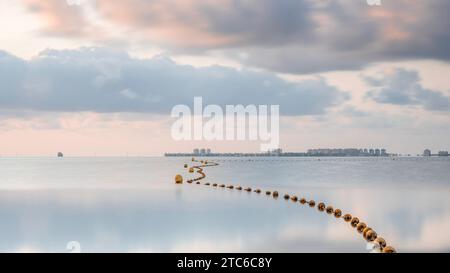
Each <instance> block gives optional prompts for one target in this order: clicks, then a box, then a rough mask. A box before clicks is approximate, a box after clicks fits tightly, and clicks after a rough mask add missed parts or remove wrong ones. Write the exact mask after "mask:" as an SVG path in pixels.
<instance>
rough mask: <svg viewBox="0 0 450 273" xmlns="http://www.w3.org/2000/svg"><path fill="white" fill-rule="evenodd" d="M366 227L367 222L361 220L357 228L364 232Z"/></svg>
mask: <svg viewBox="0 0 450 273" xmlns="http://www.w3.org/2000/svg"><path fill="white" fill-rule="evenodd" d="M366 227H367V225H366V223H363V222H360V223H359V224H358V225H356V230H357V231H358V232H359V233H363V231H364V229H365V228H366Z"/></svg>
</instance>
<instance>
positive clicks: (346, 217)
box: [342, 213, 352, 222]
mask: <svg viewBox="0 0 450 273" xmlns="http://www.w3.org/2000/svg"><path fill="white" fill-rule="evenodd" d="M342 218H344V221H345V222H350V221H351V220H352V215H351V214H348V213H347V214H345V215H344V217H342Z"/></svg>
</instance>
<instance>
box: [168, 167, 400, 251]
mask: <svg viewBox="0 0 450 273" xmlns="http://www.w3.org/2000/svg"><path fill="white" fill-rule="evenodd" d="M192 162H199V163H201V164H200V165H194V166H192V167H190V168H189V169H188V170H189V173H194V171H195V170H197V173H198V174H200V176H199V177H196V178H193V179H189V180H187V181H186V182H187V183H188V184H192V183H194V182H195V184H197V185H200V184H201V182H200V180H202V179H204V178H206V174H205V173H204V171H203V168H205V167H214V166H218V165H219V164H218V163H215V162H210V161H207V160H200V161H198V160H196V159H195V158H192ZM184 168H188V165H187V164H184ZM175 183H176V184H182V183H183V176H181V175H180V174H177V175H176V176H175ZM204 185H205V186H212V187H220V188H227V189H230V190H233V189H236V190H238V191H247V192H249V193H250V192H255V193H257V194H261V193H262V192H263V191H262V190H261V189H259V188H257V189H252V188H250V187H246V188H243V187H241V186H235V185H225V184H217V183H213V184H211V183H205V184H204ZM264 192H265V194H266V195H267V196H272V197H273V198H275V199H277V198H278V197H279V193H278V191H270V190H266V191H264ZM283 198H284V199H285V200H291V201H292V202H295V203H296V202H299V203H300V204H302V205H306V204H307V205H308V206H309V207H311V208H314V207H316V202H315V201H314V200H312V199H311V200H309V201H307V199H306V198H299V197H298V196H296V195H291V194H287V193H286V194H284V196H283ZM317 210H318V211H319V212H326V213H327V214H328V215H333V216H334V217H335V218H338V219H339V218H342V219H343V220H344V221H345V222H347V223H350V225H351V226H352V227H353V228H355V229H356V231H357V232H358V233H360V234H362V236H363V238H364V239H366V241H367V242H369V243H371V244H372V248H373V250H374V251H375V252H381V253H395V252H396V250H395V249H394V248H393V247H392V246H388V245H387V243H386V240H385V239H383V238H382V237H379V236H378V234H377V233H376V232H375V230H373V229H372V228H371V227H369V226H368V225H367V224H366V223H364V222H362V221H360V220H359V218H358V217H354V216H352V215H351V214H349V213H346V214H343V212H342V211H341V210H340V209H334V208H333V206H330V205H328V206H327V205H325V203H323V202H320V203H318V204H317Z"/></svg>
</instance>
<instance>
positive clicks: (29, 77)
mask: <svg viewBox="0 0 450 273" xmlns="http://www.w3.org/2000/svg"><path fill="white" fill-rule="evenodd" d="M0 72H1V73H0V82H1V83H2V84H3V86H2V87H1V88H0V107H1V108H2V109H3V110H9V111H14V110H34V111H55V112H58V111H59V112H78V111H93V112H142V113H162V114H165V113H170V110H171V109H172V107H173V106H174V105H177V104H186V105H192V104H193V98H194V96H202V97H203V102H204V104H218V105H220V106H222V107H224V106H225V105H226V104H233V105H236V104H243V105H248V104H256V105H273V104H278V105H280V111H281V113H282V114H285V115H320V114H323V113H325V112H326V111H327V109H329V108H330V107H333V106H335V105H338V104H340V103H341V102H343V101H345V100H347V99H349V96H348V94H347V93H345V92H342V91H340V90H338V89H336V88H335V87H333V86H330V85H329V84H327V83H326V81H325V80H324V79H322V78H317V79H313V80H305V81H302V82H299V83H292V82H288V81H286V80H283V79H281V78H279V77H277V76H275V75H274V74H271V73H263V72H253V71H249V70H236V69H232V68H226V67H221V66H211V67H203V68H195V67H192V66H188V65H178V64H176V63H175V62H173V61H172V60H171V59H169V58H167V57H163V56H158V57H155V58H152V59H137V58H132V57H130V56H129V55H128V54H126V53H125V52H122V51H115V50H110V49H106V48H80V49H78V50H51V49H49V50H45V51H43V52H42V53H41V54H40V55H39V56H38V57H36V58H34V59H31V60H29V61H26V60H22V59H18V58H16V57H14V56H11V55H9V54H7V53H5V52H0Z"/></svg>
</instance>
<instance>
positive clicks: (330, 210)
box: [325, 206, 334, 214]
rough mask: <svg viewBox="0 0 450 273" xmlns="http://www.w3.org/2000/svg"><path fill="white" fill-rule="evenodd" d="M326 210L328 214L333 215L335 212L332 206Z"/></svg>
mask: <svg viewBox="0 0 450 273" xmlns="http://www.w3.org/2000/svg"><path fill="white" fill-rule="evenodd" d="M325 210H326V212H327V213H328V214H332V213H333V211H334V209H333V207H332V206H328V207H327V208H326V209H325Z"/></svg>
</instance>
